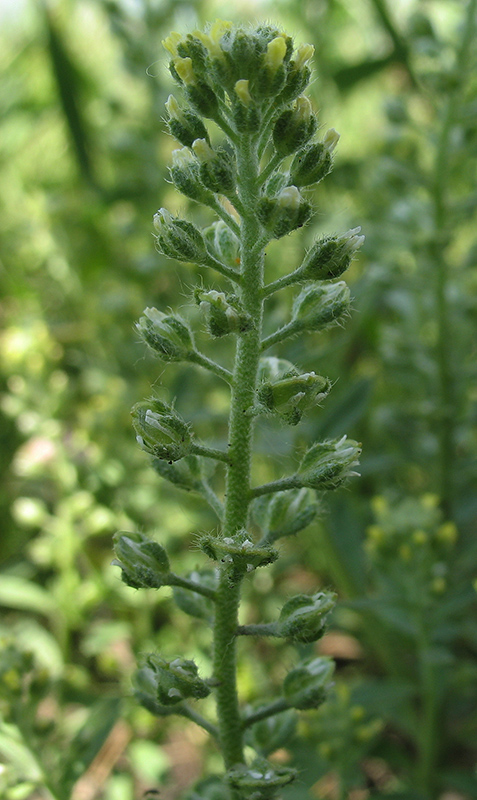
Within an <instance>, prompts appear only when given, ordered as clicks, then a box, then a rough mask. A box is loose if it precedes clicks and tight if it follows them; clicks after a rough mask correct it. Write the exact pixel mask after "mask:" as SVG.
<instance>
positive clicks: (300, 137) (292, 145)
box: [273, 97, 318, 156]
mask: <svg viewBox="0 0 477 800" xmlns="http://www.w3.org/2000/svg"><path fill="white" fill-rule="evenodd" d="M317 126H318V123H317V119H316V116H315V115H314V114H313V110H312V107H311V103H310V101H309V100H308V98H307V97H298V98H297V100H296V101H295V106H294V108H289V109H286V110H285V111H284V112H283V113H282V114H280V116H279V117H278V119H277V121H276V122H275V125H274V128H273V144H274V145H275V150H276V151H277V153H279V154H280V155H281V156H288V155H290V154H291V153H294V152H295V151H296V150H299V148H300V147H303V145H304V144H306V142H307V141H308V139H310V138H311V137H312V136H313V134H314V133H315V131H316V128H317Z"/></svg>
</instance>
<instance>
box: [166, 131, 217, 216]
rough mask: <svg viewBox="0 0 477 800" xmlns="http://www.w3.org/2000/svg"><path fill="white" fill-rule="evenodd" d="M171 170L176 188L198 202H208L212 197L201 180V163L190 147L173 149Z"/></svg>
mask: <svg viewBox="0 0 477 800" xmlns="http://www.w3.org/2000/svg"><path fill="white" fill-rule="evenodd" d="M204 141H205V140H204ZM169 172H170V176H171V179H172V183H173V184H174V186H175V187H176V189H177V190H178V191H179V192H182V194H183V195H185V196H186V197H190V199H191V200H196V201H197V202H198V203H207V202H208V201H209V199H211V198H212V195H211V194H210V192H209V191H207V189H205V188H204V186H203V184H202V183H201V181H200V178H199V165H198V163H197V160H196V159H195V158H194V156H193V155H192V153H191V152H190V150H189V148H188V147H183V148H182V149H181V150H173V151H172V166H171V167H170V168H169Z"/></svg>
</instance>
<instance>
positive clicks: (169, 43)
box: [161, 31, 182, 58]
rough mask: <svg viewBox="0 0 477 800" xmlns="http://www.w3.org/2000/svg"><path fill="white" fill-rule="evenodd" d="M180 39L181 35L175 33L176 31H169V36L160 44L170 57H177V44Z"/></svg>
mask: <svg viewBox="0 0 477 800" xmlns="http://www.w3.org/2000/svg"><path fill="white" fill-rule="evenodd" d="M181 39H182V35H181V34H180V33H177V31H171V33H170V34H169V36H168V37H167V38H166V39H163V40H162V42H161V44H162V46H163V47H165V49H166V50H167V52H168V53H170V55H171V56H172V58H176V57H177V45H178V44H179V42H180V41H181Z"/></svg>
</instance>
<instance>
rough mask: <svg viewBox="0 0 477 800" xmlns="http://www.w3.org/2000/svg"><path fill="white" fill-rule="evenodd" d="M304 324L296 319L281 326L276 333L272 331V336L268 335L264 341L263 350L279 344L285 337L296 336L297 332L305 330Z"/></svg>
mask: <svg viewBox="0 0 477 800" xmlns="http://www.w3.org/2000/svg"><path fill="white" fill-rule="evenodd" d="M303 330H304V329H303V326H302V325H300V323H297V322H296V321H292V322H289V323H288V325H284V326H283V327H282V328H279V329H278V330H277V331H275V333H271V334H270V336H267V337H266V338H265V339H264V340H263V342H262V350H267V349H268V348H269V347H272V345H274V344H279V343H280V342H283V341H284V340H285V339H288V338H289V337H290V336H295V334H297V333H301V332H302V331H303Z"/></svg>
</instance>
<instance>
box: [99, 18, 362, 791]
mask: <svg viewBox="0 0 477 800" xmlns="http://www.w3.org/2000/svg"><path fill="white" fill-rule="evenodd" d="M165 46H166V48H167V49H168V50H169V52H170V53H171V55H172V61H171V65H170V68H171V73H172V75H173V76H174V78H175V79H176V80H178V81H179V83H180V84H181V86H182V88H183V89H184V91H185V93H186V95H187V97H188V100H189V103H190V106H188V107H186V108H181V107H180V106H179V104H178V103H177V101H176V100H175V98H174V97H173V96H172V95H171V96H170V97H169V99H168V101H167V104H166V108H167V110H168V112H169V117H170V118H169V128H170V132H171V133H172V134H173V135H174V136H176V138H178V139H179V141H180V142H181V143H182V144H183V145H184V147H183V149H182V150H177V151H174V153H173V166H172V167H171V177H172V180H173V183H174V184H175V186H176V188H177V189H178V190H179V191H181V192H182V193H183V194H185V195H186V196H187V197H190V198H191V199H193V200H195V201H196V202H202V203H203V204H204V205H206V206H207V207H208V208H209V209H212V210H213V211H215V213H216V215H217V216H218V217H219V221H218V222H215V223H214V224H213V225H212V226H210V228H207V229H205V230H204V231H200V230H199V229H198V228H196V227H195V226H194V225H193V224H192V223H190V222H188V221H187V220H184V219H176V218H173V217H172V215H171V214H170V213H169V212H168V211H167V210H166V209H160V210H159V211H158V212H157V214H156V215H155V217H154V222H155V226H156V229H157V232H158V235H157V246H158V249H159V251H160V252H161V253H162V254H163V255H165V256H167V257H169V258H177V259H179V260H182V261H187V262H190V261H192V262H195V263H197V264H200V265H201V266H203V267H210V268H211V269H212V270H214V272H218V273H219V276H220V278H219V279H220V280H222V281H224V280H225V281H228V284H227V288H228V289H229V291H225V290H224V291H218V290H217V289H210V290H207V289H206V288H204V287H201V288H198V289H197V290H196V292H195V298H196V301H197V302H198V304H199V305H200V307H201V310H202V311H203V312H204V314H205V316H206V322H207V327H208V331H209V333H210V335H211V336H213V337H221V336H226V335H228V334H233V335H234V336H235V340H236V341H235V355H234V364H233V369H232V370H229V369H227V368H225V367H224V366H222V365H221V364H218V363H216V362H215V361H212V360H211V359H210V358H208V357H207V356H206V355H204V354H203V353H201V352H199V350H198V349H197V346H196V343H195V340H194V336H193V332H192V330H191V329H190V328H189V325H188V323H187V321H185V320H184V319H182V318H181V317H179V316H178V315H175V314H173V313H165V312H161V311H159V310H158V309H155V308H147V309H145V311H144V316H143V317H141V318H140V320H139V322H138V323H137V326H136V327H137V330H138V331H139V333H140V334H141V336H142V338H143V339H144V341H145V342H146V343H147V345H148V346H149V347H150V348H151V349H152V350H153V352H154V353H155V354H156V355H158V356H159V357H160V358H161V359H162V360H163V361H166V362H178V361H185V362H189V363H192V364H195V365H197V366H198V367H200V368H203V369H205V370H207V371H209V372H211V373H212V374H213V375H214V376H215V377H217V378H220V379H221V380H223V381H225V382H226V383H227V385H228V386H229V387H230V392H231V397H230V409H229V417H228V433H227V447H226V449H217V448H215V447H209V446H207V445H203V444H201V443H200V442H198V441H197V440H196V438H195V436H194V432H193V430H192V426H191V424H189V423H188V422H187V421H186V420H184V419H183V418H182V417H181V416H180V415H179V414H178V412H177V411H176V409H175V408H174V405H173V404H172V405H171V404H169V403H166V402H164V401H163V400H162V399H160V398H158V397H153V398H150V399H149V400H146V401H143V402H141V403H138V404H136V406H135V407H134V408H133V412H132V414H133V424H134V427H135V430H136V433H137V440H138V443H139V444H140V446H141V447H142V449H143V450H145V451H146V452H148V453H149V454H150V455H151V456H153V466H154V468H155V469H156V471H157V472H159V474H160V475H162V476H163V477H164V478H166V479H168V480H170V481H171V482H172V483H175V484H177V485H178V486H180V487H182V488H184V489H187V490H193V491H196V492H199V493H200V494H201V495H202V497H203V498H204V500H205V501H206V502H207V503H208V504H209V505H210V506H211V508H212V509H213V510H214V512H215V513H216V516H217V517H218V519H219V521H220V529H219V532H218V533H205V534H203V535H201V537H200V539H199V545H200V548H201V550H202V551H203V552H204V553H205V554H206V555H207V556H208V557H209V558H210V559H212V560H213V561H215V562H216V565H217V566H216V568H215V570H214V572H211V571H210V570H202V571H196V572H195V573H191V574H190V575H189V576H188V577H186V578H182V577H180V576H178V575H175V573H173V572H171V570H170V566H169V559H168V556H167V554H166V552H165V550H164V548H163V547H162V545H160V544H159V543H158V542H156V541H154V540H152V539H149V538H148V537H147V536H145V535H144V534H142V533H119V534H116V546H115V552H116V555H117V560H116V561H115V563H116V564H117V565H118V566H120V567H121V569H122V577H123V580H125V581H126V583H128V584H129V585H130V586H133V587H135V588H141V587H153V588H156V589H159V588H160V587H161V586H172V587H173V589H174V598H175V600H176V602H177V603H178V605H179V606H180V607H181V609H182V610H183V611H185V612H186V613H188V614H191V615H192V616H196V617H199V618H202V619H206V620H207V621H209V620H210V621H211V622H212V626H213V642H212V675H211V676H210V678H209V679H208V680H203V679H202V678H201V677H199V674H198V668H197V666H196V664H195V663H194V662H193V661H190V660H187V659H183V658H181V657H179V658H175V659H173V660H171V661H168V660H167V659H165V658H163V657H162V656H161V655H160V654H158V653H151V654H149V655H147V656H146V657H145V658H144V663H143V665H142V667H141V669H139V670H138V672H137V673H136V676H135V679H134V683H135V689H136V696H137V698H138V700H139V701H140V702H141V703H142V704H143V705H144V706H145V707H146V708H148V709H149V711H151V712H152V713H154V714H157V715H158V716H165V715H167V714H172V713H177V714H180V715H182V716H186V717H188V718H189V719H191V720H193V721H194V722H196V723H197V724H198V725H200V726H201V727H202V728H204V729H205V730H207V731H208V732H209V733H210V734H211V735H212V737H213V738H214V739H215V740H216V741H217V744H218V746H219V748H220V750H221V753H222V757H223V761H224V765H225V770H226V774H225V776H224V777H223V779H222V778H221V779H218V780H219V782H220V787H219V791H220V797H224V798H230V800H245V799H247V800H248V799H249V798H253V800H273V798H276V797H278V794H277V793H278V792H279V791H280V789H281V787H282V786H285V785H287V784H288V783H290V782H291V781H292V780H293V779H294V778H295V777H296V770H294V769H292V768H289V767H281V766H276V765H273V764H272V763H270V762H268V761H267V760H266V755H267V754H268V752H269V750H268V749H267V747H266V746H264V744H263V742H262V741H261V740H260V735H261V734H260V733H258V734H256V736H257V739H256V744H253V747H255V749H256V752H257V758H256V759H255V760H254V761H253V762H252V764H250V765H249V764H247V762H246V759H245V751H244V736H245V732H246V734H247V744H249V743H250V742H254V741H255V740H254V736H255V733H254V732H255V728H256V726H257V727H258V726H259V723H260V722H261V721H263V720H265V719H267V720H269V722H267V725H268V724H270V725H271V727H270V731H272V732H273V730H275V733H274V734H273V737H274V738H273V742H274V743H276V742H277V741H282V739H280V736H282V737H284V736H285V738H284V739H283V744H285V743H286V740H287V739H286V737H287V736H288V737H289V735H290V733H289V731H290V730H291V728H290V725H284V726H281V727H280V722H279V721H277V722H275V718H276V717H280V715H282V714H283V713H284V712H288V713H289V712H290V710H291V709H301V710H305V709H308V708H316V707H317V706H319V705H320V704H321V703H322V702H323V701H324V699H325V696H326V692H327V689H328V687H329V686H330V678H331V674H332V671H333V663H332V661H331V659H329V658H327V657H317V658H311V659H308V660H305V661H303V662H301V663H300V664H299V665H298V666H297V667H296V668H295V669H293V670H291V671H290V672H289V673H288V675H287V676H286V678H285V681H284V684H283V695H282V696H281V697H279V698H278V699H276V700H274V701H272V702H268V703H266V704H264V703H260V707H259V708H258V709H256V710H251V711H247V712H244V711H243V709H241V705H240V703H239V696H238V687H237V654H236V642H237V638H238V637H239V636H240V635H243V636H249V637H250V636H251V635H254V636H273V637H281V638H282V639H288V640H290V641H293V642H296V643H300V642H304V643H309V642H313V641H316V640H317V639H319V638H320V636H322V635H323V632H324V629H325V619H326V616H327V614H328V613H329V611H330V610H331V608H332V607H333V605H334V602H335V599H334V598H335V596H334V594H333V593H331V592H317V593H316V594H314V595H310V596H308V595H303V594H300V595H296V596H295V597H293V598H291V599H290V600H288V601H287V602H286V603H285V605H284V606H283V608H282V609H281V612H280V616H279V619H278V620H276V621H275V622H272V623H268V624H262V625H256V626H239V624H238V612H239V606H240V599H241V593H242V585H243V581H244V578H245V577H246V576H247V575H248V574H249V573H251V572H253V571H254V570H255V569H257V568H258V567H264V566H267V565H268V564H271V563H272V562H273V561H275V560H276V559H277V558H278V556H279V553H278V551H277V550H276V549H275V548H274V547H273V544H274V542H275V541H276V540H277V539H279V538H280V537H283V536H289V535H292V534H295V533H297V532H298V531H300V530H302V529H303V528H305V527H306V526H307V525H308V524H309V523H310V522H311V521H312V519H313V518H314V516H315V515H316V511H317V504H316V502H315V501H314V495H313V490H315V489H316V490H319V491H324V490H328V489H336V488H338V487H339V486H341V485H342V484H343V483H344V482H345V480H346V479H347V478H348V477H349V476H350V475H353V474H356V473H354V472H353V471H352V468H353V466H354V465H355V464H357V463H358V456H359V453H360V447H359V445H358V444H357V443H356V442H352V441H346V436H343V437H341V438H340V439H336V440H329V441H325V442H321V443H315V444H314V445H312V446H311V447H310V448H309V449H308V450H307V451H306V452H305V454H304V455H303V458H302V460H301V463H300V466H299V468H298V470H297V472H296V473H295V474H293V475H289V476H285V477H283V478H281V479H280V480H277V481H271V482H270V483H267V484H265V485H263V486H252V456H253V439H254V436H253V434H254V425H255V420H256V418H257V416H260V415H263V414H266V415H270V416H274V417H275V418H276V419H277V420H278V421H280V422H281V423H288V424H291V425H296V424H298V423H299V422H300V420H301V418H302V416H303V414H304V413H305V412H306V411H307V410H308V409H310V408H312V407H313V406H316V405H317V404H318V403H319V401H320V400H321V399H322V398H324V397H325V396H326V395H327V394H328V392H329V390H330V389H331V382H330V381H329V380H328V379H327V378H324V377H321V376H319V375H316V374H315V373H314V372H306V373H302V374H300V372H299V369H298V368H297V367H295V366H294V365H293V364H291V363H290V362H287V361H285V360H284V359H279V358H277V357H275V356H272V357H264V356H263V355H262V353H263V350H264V349H265V348H266V347H269V346H271V345H272V344H279V343H280V342H281V341H282V340H283V339H284V338H286V337H288V336H290V335H298V334H300V333H303V332H305V331H319V330H322V329H324V328H326V327H328V326H329V325H331V324H334V323H335V322H338V321H340V320H341V319H342V318H343V316H345V315H346V314H347V313H348V310H349V304H350V299H349V290H348V288H347V287H346V284H345V283H344V282H343V281H339V282H338V283H335V282H334V281H335V279H336V278H338V277H339V276H341V274H342V273H343V272H344V271H345V270H346V269H347V267H348V266H349V263H350V261H351V258H352V256H353V254H354V252H355V251H356V250H357V249H358V247H360V245H361V244H362V242H363V240H364V237H362V236H360V235H359V230H360V229H359V228H355V229H353V230H351V231H349V232H348V233H346V234H342V235H341V236H329V237H326V238H324V239H321V240H319V241H318V242H316V243H315V245H314V246H313V247H312V249H311V250H310V251H309V252H308V254H307V256H306V258H305V261H304V262H303V264H302V266H301V267H300V268H299V269H298V270H296V271H295V272H293V273H292V278H291V280H289V281H276V282H274V283H271V284H270V283H269V284H268V285H267V286H266V287H265V285H264V257H265V247H266V245H267V244H269V243H270V242H271V241H272V240H273V239H279V238H281V237H282V236H285V235H286V234H288V233H291V232H292V231H293V230H295V229H297V228H299V227H301V226H302V225H303V224H304V223H305V222H306V221H307V220H308V219H309V217H310V215H311V213H312V206H311V204H310V203H309V202H308V200H306V199H305V198H304V196H303V195H302V194H301V192H300V191H299V188H298V186H305V187H306V186H311V185H313V184H315V183H318V182H319V181H320V180H321V179H322V178H323V177H325V175H326V174H328V172H329V171H330V169H331V164H332V158H331V153H332V150H333V149H334V147H335V145H336V142H337V140H338V135H337V134H336V131H329V132H328V133H327V134H326V136H325V138H324V140H323V141H322V142H316V143H314V144H311V145H308V141H309V140H310V139H311V137H312V135H313V133H314V132H315V131H316V129H317V121H316V117H315V115H314V114H313V112H312V107H311V103H310V101H309V100H308V99H307V98H306V97H304V96H301V92H302V91H303V89H304V88H305V87H306V85H307V83H308V81H309V79H310V70H309V68H308V67H307V66H306V62H307V61H308V60H309V58H310V57H311V55H312V52H313V49H312V47H311V46H310V45H303V46H302V47H301V48H298V49H297V51H296V53H295V55H294V56H293V43H292V40H291V39H290V38H289V37H287V36H286V35H285V34H283V33H280V32H279V31H277V30H275V29H273V28H269V27H267V26H261V27H259V28H257V29H256V30H254V31H246V30H244V29H242V28H234V27H233V26H232V24H231V23H224V22H217V23H216V24H215V25H213V26H212V27H211V29H210V32H209V33H205V32H203V31H196V32H194V33H193V34H189V35H188V36H186V37H184V38H181V37H180V35H179V34H175V33H173V34H171V36H170V37H169V38H168V39H167V40H166V42H165ZM292 56H293V57H292ZM224 87H225V90H224ZM201 116H203V117H205V118H206V119H207V118H208V119H213V120H214V121H215V122H216V123H217V124H218V125H219V128H220V129H221V130H222V132H223V133H225V136H226V141H225V144H219V145H218V146H217V145H215V144H214V143H213V142H212V143H211V139H210V137H209V133H208V131H207V128H206V126H205V124H204V123H203V121H202V120H201ZM294 154H296V157H295V159H294V161H293V162H292V163H291V164H290V172H287V171H286V170H283V171H280V170H281V168H282V164H283V161H284V160H286V159H287V157H288V156H293V155H294ZM294 181H295V182H296V184H298V185H295V183H294ZM224 198H226V199H227V200H228V201H229V203H230V204H231V206H232V209H233V210H232V211H230V210H226V208H225V203H224ZM229 208H230V207H229ZM298 282H301V283H304V284H305V287H304V288H302V290H301V291H300V293H299V294H298V295H297V297H296V298H295V302H294V304H293V311H292V315H293V318H292V321H291V323H289V324H288V325H284V326H283V327H282V328H281V329H280V330H279V332H278V334H277V333H275V334H271V335H270V336H269V337H264V335H263V320H264V303H265V301H266V298H267V297H270V296H271V295H272V294H273V293H274V292H275V291H277V290H278V289H280V288H282V287H284V286H286V285H293V284H296V283H298ZM229 284H230V285H231V287H230V286H229ZM230 289H231V290H230ZM206 460H207V461H208V462H209V463H210V460H212V461H215V462H216V464H217V466H220V467H221V468H222V469H223V470H225V492H224V496H223V498H220V497H219V496H218V495H217V494H216V493H215V490H214V488H213V485H212V483H211V482H210V479H209V471H208V469H206V468H205V467H203V462H204V461H206ZM257 529H258V531H257ZM211 691H214V692H215V700H216V712H217V713H216V717H217V720H216V724H215V723H212V722H210V721H208V720H207V719H205V718H204V717H203V716H202V715H200V714H199V713H198V712H195V710H193V709H192V708H191V706H190V705H189V703H185V702H184V701H186V700H188V699H194V700H200V699H201V698H204V697H206V696H207V695H208V694H210V692H211ZM293 722H294V717H293V719H292V723H293ZM274 725H275V729H274V727H273V726H274ZM287 731H288V732H287ZM277 737H278V738H277ZM275 749H276V748H275ZM201 792H205V793H201ZM209 796H211V795H209V794H208V789H207V790H206V789H205V788H204V787H201V789H200V791H199V794H194V795H193V797H194V800H195V798H200V800H202V798H204V800H205V799H206V798H208V797H209ZM214 796H217V795H214Z"/></svg>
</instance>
